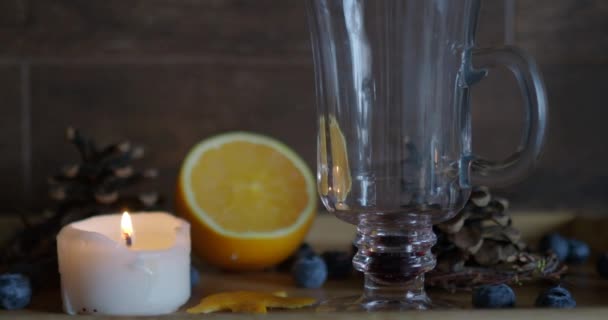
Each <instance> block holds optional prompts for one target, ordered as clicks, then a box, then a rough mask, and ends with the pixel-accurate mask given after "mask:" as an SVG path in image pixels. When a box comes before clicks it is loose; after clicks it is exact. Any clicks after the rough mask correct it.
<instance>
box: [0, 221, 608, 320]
mask: <svg viewBox="0 0 608 320" xmlns="http://www.w3.org/2000/svg"><path fill="white" fill-rule="evenodd" d="M3 221H4V220H3ZM513 221H514V226H515V227H516V228H518V229H520V230H521V231H522V236H523V238H524V239H526V240H527V241H529V242H528V243H530V244H534V243H536V241H537V240H538V235H539V234H541V233H546V232H551V231H560V232H562V233H563V234H564V235H567V236H571V237H576V238H579V239H581V240H584V241H591V242H590V243H591V245H592V248H593V249H594V250H597V249H600V250H603V248H605V247H604V246H605V243H606V240H608V239H607V238H606V236H607V235H606V234H605V233H601V232H596V231H600V230H602V229H605V228H607V227H608V220H606V218H605V217H596V216H578V217H577V216H575V215H573V214H572V213H570V212H518V213H514V214H513ZM4 226H6V224H4V223H0V230H1V228H2V227H4ZM354 231H355V230H354V227H353V226H351V225H348V224H346V223H344V222H341V221H339V220H338V219H337V218H335V217H333V216H329V215H323V216H319V217H318V218H317V219H316V220H315V222H314V224H313V227H312V229H311V232H310V234H309V235H308V238H307V241H308V242H309V243H311V244H312V245H313V247H314V248H315V249H318V250H326V249H334V250H335V249H339V250H343V249H345V248H348V247H349V242H350V241H351V240H352V239H353V234H354ZM201 270H202V271H201V275H202V276H201V284H200V285H199V286H197V287H196V288H194V289H193V293H192V298H191V299H190V301H189V302H188V303H187V304H186V306H184V308H187V307H189V306H191V305H194V304H196V303H197V301H198V300H199V299H200V298H201V297H204V296H206V295H208V294H211V293H216V292H225V291H232V290H255V291H264V292H274V291H286V292H287V293H288V294H289V295H290V296H308V297H315V298H317V299H320V300H324V299H327V298H333V297H343V296H354V295H357V294H360V293H361V288H362V285H363V283H362V279H361V278H359V277H353V278H352V279H350V280H342V281H339V280H335V281H328V282H327V283H326V284H325V285H324V286H323V287H322V288H320V289H298V288H295V286H294V284H293V280H292V279H291V277H290V275H289V274H287V273H277V272H254V273H223V272H218V271H217V270H213V269H210V268H206V267H204V266H203V267H202V268H201ZM563 283H564V284H565V285H566V286H567V287H568V289H569V290H570V291H571V292H572V294H573V296H574V297H575V299H576V301H577V308H576V309H573V310H562V309H536V308H533V307H532V306H533V303H534V300H535V298H536V296H537V295H538V293H539V292H540V291H541V290H543V289H544V288H546V287H547V284H544V283H539V284H526V285H522V286H514V287H513V288H514V290H515V292H516V296H517V301H516V308H515V309H509V310H501V311H491V310H472V309H471V297H470V293H468V292H459V293H448V292H445V291H440V290H431V291H430V292H429V294H430V295H431V297H434V298H443V299H449V301H451V302H452V303H453V304H455V305H456V306H458V307H459V308H460V309H452V310H441V311H423V312H392V313H322V312H315V311H314V309H311V308H307V309H301V310H294V311H280V310H275V311H271V312H270V313H269V314H267V315H264V316H253V315H250V314H233V313H216V314H206V315H188V314H186V313H185V312H184V311H183V308H182V310H180V311H178V312H176V313H173V314H170V315H167V316H163V317H144V318H139V317H137V318H135V317H115V318H110V317H104V316H79V318H80V317H83V318H86V319H100V320H101V319H125V320H131V319H171V320H173V319H200V318H205V319H226V320H232V319H251V318H256V319H257V318H260V317H263V319H319V320H322V319H323V320H324V319H404V318H406V319H425V320H428V319H431V320H434V319H437V320H441V319H480V320H482V319H484V320H485V319H505V320H507V319H508V320H511V319H547V320H559V319H565V320H566V319H567V320H571V319H605V318H606V317H608V307H607V306H606V301H605V295H606V292H608V280H606V279H600V278H599V277H598V276H597V275H596V274H595V272H594V270H593V264H592V263H591V261H590V263H588V264H586V265H583V266H579V267H574V268H572V269H571V270H570V271H569V274H568V275H567V276H566V277H565V279H564V281H563ZM0 319H11V320H13V319H14V320H38V319H51V320H68V319H73V316H68V315H65V314H62V313H61V300H60V296H59V294H58V292H57V291H54V290H53V291H47V292H39V293H38V295H36V296H35V297H34V300H33V303H32V305H30V307H29V309H28V310H26V311H16V312H15V311H13V312H8V311H0Z"/></svg>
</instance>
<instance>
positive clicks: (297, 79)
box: [0, 0, 608, 209]
mask: <svg viewBox="0 0 608 320" xmlns="http://www.w3.org/2000/svg"><path fill="white" fill-rule="evenodd" d="M482 3H483V9H482V13H481V21H480V30H479V32H478V44H479V45H480V46H493V45H502V44H504V43H505V42H507V43H511V44H513V43H514V44H517V45H520V46H522V47H523V48H525V49H527V50H529V51H530V52H531V53H532V54H533V55H534V56H536V57H537V58H538V60H539V63H540V65H541V69H542V71H543V73H544V75H545V80H546V85H547V89H548V92H549V99H550V103H551V115H550V117H551V127H550V134H549V141H548V144H547V148H546V152H545V155H544V158H543V159H542V163H541V166H540V167H539V168H538V169H537V170H536V171H535V172H534V173H533V174H532V175H531V177H530V178H529V179H527V180H525V181H523V182H522V183H519V184H517V185H515V186H511V187H509V188H505V189H503V190H501V192H503V193H504V194H506V195H508V196H509V197H510V198H511V199H513V201H514V203H515V205H516V206H518V207H525V208H556V207H570V208H579V207H580V208H586V209H594V208H601V207H603V206H604V205H606V204H608V197H607V193H608V179H607V177H608V166H607V165H605V164H606V163H608V149H607V148H606V147H604V145H605V144H606V142H605V141H604V137H605V136H606V134H607V133H608V126H606V125H604V122H605V120H604V119H605V118H606V117H604V116H605V115H608V109H606V108H604V101H603V96H604V94H605V93H606V92H608V90H607V89H608V82H607V81H605V80H604V74H605V72H606V71H608V64H607V63H608V58H607V57H608V55H607V53H608V4H607V3H606V1H603V0H559V1H551V0H537V1H529V0H484V1H482ZM312 81H313V74H312V62H311V57H310V49H309V39H308V31H307V25H306V17H305V12H304V7H303V3H302V1H277V0H205V1H191V0H179V1H175V0H133V1H122V0H106V1H88V0H46V1H37V0H6V1H2V2H1V4H0V125H1V127H0V130H2V131H1V132H2V134H1V135H0V152H1V154H2V158H1V159H0V176H1V177H2V178H1V179H0V188H1V189H0V201H1V202H0V203H2V206H3V207H7V208H11V207H14V206H18V207H24V206H34V207H35V206H41V205H43V203H44V199H45V198H46V188H45V180H46V178H45V177H46V175H47V174H48V173H49V172H51V171H52V170H54V169H55V168H57V167H58V166H60V165H61V164H65V163H69V162H71V161H74V160H75V159H76V154H75V152H74V151H73V150H72V148H71V147H70V146H68V145H67V144H66V143H65V142H64V140H63V134H64V128H65V127H66V126H67V125H74V126H77V127H80V128H82V129H84V130H86V132H88V133H90V134H92V135H95V136H98V137H101V138H103V139H102V140H103V141H108V142H109V141H115V140H118V139H121V138H124V137H128V138H129V139H131V140H133V141H136V142H141V143H142V144H144V145H145V146H146V147H147V151H148V152H147V157H146V159H145V160H144V162H143V165H144V166H155V167H158V168H160V174H161V179H160V180H159V181H158V182H157V185H156V187H157V188H158V189H160V190H162V191H163V192H164V193H165V194H167V195H171V194H172V192H173V188H174V184H175V177H176V174H177V170H178V166H179V163H180V161H181V159H182V158H183V156H184V155H185V153H186V151H187V150H188V148H189V147H190V146H192V145H193V144H194V143H195V142H196V141H198V140H199V139H201V138H204V137H207V136H209V135H211V134H215V133H219V132H224V131H227V130H251V131H256V132H261V133H264V134H269V135H272V136H275V137H277V138H279V139H281V140H283V141H284V142H286V143H287V144H289V145H291V146H292V147H293V148H294V149H295V150H296V151H297V152H298V153H300V154H301V155H302V156H303V157H304V159H305V160H306V161H307V162H308V163H309V164H310V165H311V167H314V160H315V145H314V143H315V139H314V136H315V132H314V116H315V110H314V104H313V101H314V99H313V82H312ZM520 100H521V99H520V98H519V94H518V91H517V88H516V86H515V84H514V81H513V79H512V78H511V76H510V75H509V74H508V73H507V72H505V71H500V70H499V71H497V72H494V73H492V74H491V75H490V76H489V77H488V79H487V80H486V81H484V82H483V83H482V84H481V85H479V87H477V88H475V89H474V107H473V109H474V127H475V132H474V133H475V139H474V143H475V148H476V150H478V151H479V153H481V154H485V155H488V156H489V157H492V158H500V157H501V156H504V155H505V154H506V153H508V151H509V150H511V149H513V148H514V147H515V146H516V144H517V141H518V134H519V131H520V129H521V123H522V120H521V118H522V114H523V112H522V111H521V110H520V109H521V107H520V104H521V101H520Z"/></svg>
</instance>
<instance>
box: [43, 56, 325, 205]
mask: <svg viewBox="0 0 608 320" xmlns="http://www.w3.org/2000/svg"><path fill="white" fill-rule="evenodd" d="M312 79H313V75H312V69H310V68H303V67H300V66H294V67H292V66H233V65H221V64H219V65H218V64H200V65H179V66H175V65H174V66H162V65H161V66H158V65H145V66H124V65H98V66H97V65H96V66H79V65H77V66H71V67H70V66H47V67H42V66H41V67H33V69H32V94H33V98H32V117H33V119H32V124H33V135H32V137H33V148H34V149H33V157H34V159H35V162H34V168H33V170H34V177H35V179H36V181H34V186H35V190H36V193H37V194H44V193H45V188H46V187H45V176H46V175H47V174H49V172H50V171H52V170H55V169H56V168H59V166H60V165H63V164H66V163H69V162H71V161H77V156H76V153H75V150H74V149H73V147H72V146H71V145H68V144H67V143H66V142H65V140H64V138H63V136H64V132H65V128H66V126H68V125H74V126H77V127H79V128H81V129H82V130H84V131H85V132H86V133H87V134H90V135H92V136H96V137H99V139H100V140H101V142H104V141H105V142H106V143H108V142H115V141H120V140H121V139H127V138H128V139H130V140H131V141H133V142H134V143H141V144H143V145H144V146H145V147H146V150H147V154H146V157H145V158H144V159H143V162H142V163H141V165H142V166H144V167H147V166H152V167H157V168H159V169H160V178H159V180H158V181H157V182H155V183H154V184H151V185H150V186H151V187H152V188H153V189H155V190H159V191H162V193H163V194H165V195H166V196H168V197H170V198H172V196H173V192H174V188H175V183H176V182H175V181H176V175H177V172H178V170H179V166H180V164H181V161H182V159H183V158H184V156H185V155H186V152H187V151H188V150H189V148H191V147H192V146H193V145H194V144H195V143H197V142H198V141H199V140H201V139H203V138H206V137H209V136H211V135H213V134H217V133H221V132H225V131H233V130H242V131H253V132H258V133H262V134H267V135H270V136H273V137H276V138H277V139H279V140H281V141H283V142H285V143H286V144H288V145H290V146H291V147H292V148H294V150H295V151H296V152H297V153H299V154H300V155H302V157H303V158H304V159H305V160H306V162H307V163H309V164H313V163H314V160H315V157H316V156H315V143H316V141H315V134H316V133H315V128H314V126H315V121H314V116H315V109H314V104H313V95H312V94H311V93H312V91H313V89H312V86H313V83H312Z"/></svg>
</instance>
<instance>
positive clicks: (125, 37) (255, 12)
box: [0, 0, 504, 61]
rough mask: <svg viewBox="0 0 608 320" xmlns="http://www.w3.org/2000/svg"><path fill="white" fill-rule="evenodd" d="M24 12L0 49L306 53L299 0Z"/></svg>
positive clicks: (68, 54) (491, 32)
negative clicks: (22, 22) (25, 20)
mask: <svg viewBox="0 0 608 320" xmlns="http://www.w3.org/2000/svg"><path fill="white" fill-rule="evenodd" d="M12 1H17V0H12ZM21 1H25V0H21ZM502 3H503V1H502V0H501V1H484V3H483V6H482V14H481V24H482V25H483V28H480V31H479V33H478V36H479V38H480V39H483V40H484V42H487V44H488V45H491V44H494V43H495V42H496V41H501V40H502V34H503V26H504V25H503V23H502V22H503V19H502V17H503V14H502V7H503V5H502ZM28 14H29V16H30V18H29V19H28V23H27V24H25V25H24V26H22V27H15V28H8V29H0V38H1V39H5V40H4V41H3V45H2V46H1V47H0V54H4V55H9V56H16V57H23V56H26V57H30V58H33V59H41V60H49V59H50V60H53V59H56V58H58V59H60V60H63V59H70V58H71V59H82V58H89V59H91V58H95V59H103V60H104V61H111V60H112V59H117V60H120V59H124V58H125V57H131V58H138V57H139V58H142V55H143V56H155V57H158V58H163V57H164V56H166V55H173V58H174V59H179V58H180V57H200V56H203V57H209V56H212V57H224V56H231V57H235V58H252V57H255V58H258V59H275V60H276V59H286V60H296V61H310V59H311V58H310V53H309V51H310V49H309V36H308V29H307V21H306V15H305V8H304V1H276V0H256V1H248V0H208V1H192V0H180V1H172V0H134V1H121V0H107V1H93V2H91V1H87V0H50V1H31V3H30V5H29V9H28ZM106 59H107V60H106Z"/></svg>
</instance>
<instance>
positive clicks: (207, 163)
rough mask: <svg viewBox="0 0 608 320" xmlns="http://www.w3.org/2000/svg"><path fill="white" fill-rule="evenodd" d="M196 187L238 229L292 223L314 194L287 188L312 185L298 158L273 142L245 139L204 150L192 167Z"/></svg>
mask: <svg viewBox="0 0 608 320" xmlns="http://www.w3.org/2000/svg"><path fill="white" fill-rule="evenodd" d="M285 173H289V174H288V175H286V174H285ZM202 177H204V178H202ZM191 188H192V189H193V190H195V192H194V195H195V202H196V205H197V206H198V207H200V208H201V209H202V210H203V211H204V212H205V213H206V215H207V216H208V217H210V218H212V219H213V221H214V222H215V223H217V224H218V225H219V226H220V227H221V228H223V229H225V230H228V231H233V232H272V231H275V230H278V229H282V228H286V227H289V226H291V225H293V223H294V221H296V220H297V219H298V216H299V215H300V214H301V213H302V212H303V211H304V209H305V208H306V205H307V202H308V200H309V197H310V195H305V194H298V193H294V192H289V191H288V190H286V189H290V190H306V181H305V178H304V176H303V175H302V173H301V172H300V170H299V169H298V168H296V167H295V166H294V165H293V163H292V161H290V160H289V159H288V158H287V157H285V156H283V155H282V154H281V153H279V152H277V151H275V150H274V149H272V148H271V147H268V146H266V145H262V144H254V143H251V142H245V141H234V142H228V143H225V144H223V145H221V146H219V147H218V148H215V149H210V150H207V151H206V152H205V153H204V154H202V155H201V158H200V159H199V161H198V162H197V164H196V165H195V166H194V167H193V168H192V177H191Z"/></svg>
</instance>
